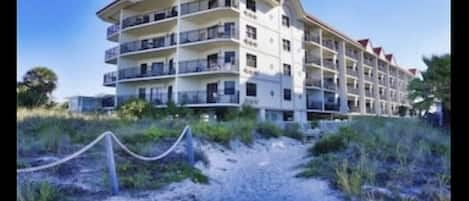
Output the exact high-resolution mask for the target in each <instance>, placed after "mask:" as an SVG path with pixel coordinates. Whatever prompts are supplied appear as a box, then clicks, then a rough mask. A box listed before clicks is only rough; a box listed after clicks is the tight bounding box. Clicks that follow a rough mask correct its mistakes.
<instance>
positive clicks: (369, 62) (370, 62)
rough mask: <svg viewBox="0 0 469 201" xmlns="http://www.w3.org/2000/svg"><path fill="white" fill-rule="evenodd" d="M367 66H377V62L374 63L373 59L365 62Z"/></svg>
mask: <svg viewBox="0 0 469 201" xmlns="http://www.w3.org/2000/svg"><path fill="white" fill-rule="evenodd" d="M363 62H364V63H365V64H366V65H368V66H375V61H373V60H372V59H366V58H365V60H364V61H363Z"/></svg>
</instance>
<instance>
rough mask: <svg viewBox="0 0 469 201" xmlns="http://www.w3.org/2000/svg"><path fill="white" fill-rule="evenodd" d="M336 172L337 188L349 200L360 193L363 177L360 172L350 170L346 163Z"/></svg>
mask: <svg viewBox="0 0 469 201" xmlns="http://www.w3.org/2000/svg"><path fill="white" fill-rule="evenodd" d="M335 171H336V183H337V185H338V187H339V188H340V189H341V190H342V191H343V192H345V193H346V195H347V196H348V197H349V198H350V197H352V196H357V195H359V194H360V193H361V186H362V183H363V175H362V173H361V171H360V170H357V169H351V168H350V167H349V166H348V163H347V162H343V163H342V164H341V165H339V167H337V168H336V169H335Z"/></svg>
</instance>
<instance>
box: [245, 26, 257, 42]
mask: <svg viewBox="0 0 469 201" xmlns="http://www.w3.org/2000/svg"><path fill="white" fill-rule="evenodd" d="M246 35H247V37H248V38H250V39H253V40H256V39H257V29H256V28H255V27H253V26H249V25H246Z"/></svg>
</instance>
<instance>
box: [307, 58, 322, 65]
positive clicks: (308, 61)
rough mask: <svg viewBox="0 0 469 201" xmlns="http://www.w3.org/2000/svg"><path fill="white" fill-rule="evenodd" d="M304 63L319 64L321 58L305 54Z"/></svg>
mask: <svg viewBox="0 0 469 201" xmlns="http://www.w3.org/2000/svg"><path fill="white" fill-rule="evenodd" d="M305 64H306V65H317V66H321V59H320V58H319V57H315V56H306V57H305Z"/></svg>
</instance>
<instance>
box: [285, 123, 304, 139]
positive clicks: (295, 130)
mask: <svg viewBox="0 0 469 201" xmlns="http://www.w3.org/2000/svg"><path fill="white" fill-rule="evenodd" d="M284 132H285V136H287V137H290V138H293V139H296V140H300V141H302V140H303V136H304V135H303V133H302V132H301V131H300V125H299V124H298V123H293V124H287V125H286V127H285V131H284Z"/></svg>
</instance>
